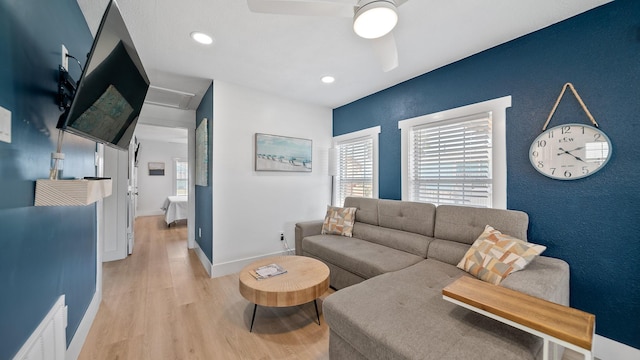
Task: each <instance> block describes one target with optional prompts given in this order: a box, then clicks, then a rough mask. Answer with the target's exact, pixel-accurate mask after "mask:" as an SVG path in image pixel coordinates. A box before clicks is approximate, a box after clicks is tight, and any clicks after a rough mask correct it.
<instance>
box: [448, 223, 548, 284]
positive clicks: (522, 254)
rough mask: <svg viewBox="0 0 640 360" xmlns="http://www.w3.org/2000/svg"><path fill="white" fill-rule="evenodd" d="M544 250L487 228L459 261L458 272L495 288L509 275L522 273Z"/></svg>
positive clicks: (488, 226) (539, 246) (489, 227)
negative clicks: (460, 270)
mask: <svg viewBox="0 0 640 360" xmlns="http://www.w3.org/2000/svg"><path fill="white" fill-rule="evenodd" d="M546 248H547V247H546V246H542V245H536V244H531V243H528V242H526V241H522V240H520V239H517V238H515V237H513V236H509V235H507V234H503V233H501V232H500V231H498V230H496V229H494V228H493V227H491V226H490V225H487V226H486V228H485V230H484V232H483V233H482V234H481V235H480V236H479V237H478V239H477V240H476V241H475V242H474V243H473V245H471V248H470V249H469V251H467V253H466V254H465V255H464V257H463V258H462V260H460V263H458V268H460V269H462V270H464V271H466V272H468V273H469V274H471V275H473V276H475V277H477V278H478V279H480V280H484V281H486V282H489V283H491V284H494V285H498V284H499V283H500V282H501V281H502V280H503V279H504V278H506V277H507V276H509V274H511V273H513V272H516V271H519V270H522V269H524V268H525V266H527V264H529V263H530V262H531V261H532V260H533V259H534V258H535V257H536V256H538V255H540V254H541V253H542V252H543V251H544V250H545V249H546Z"/></svg>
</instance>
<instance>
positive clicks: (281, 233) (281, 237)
mask: <svg viewBox="0 0 640 360" xmlns="http://www.w3.org/2000/svg"><path fill="white" fill-rule="evenodd" d="M280 241H284V231H280Z"/></svg>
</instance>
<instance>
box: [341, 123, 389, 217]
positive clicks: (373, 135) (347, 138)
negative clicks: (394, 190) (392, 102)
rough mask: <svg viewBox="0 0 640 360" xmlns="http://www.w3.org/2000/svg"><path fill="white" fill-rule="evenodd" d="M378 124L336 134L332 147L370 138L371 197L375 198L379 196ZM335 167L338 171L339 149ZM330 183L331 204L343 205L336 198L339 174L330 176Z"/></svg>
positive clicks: (379, 128)
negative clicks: (331, 187) (371, 162)
mask: <svg viewBox="0 0 640 360" xmlns="http://www.w3.org/2000/svg"><path fill="white" fill-rule="evenodd" d="M380 130H381V127H380V126H373V127H370V128H366V129H362V130H358V131H354V132H350V133H347V134H343V135H338V136H334V137H333V141H332V147H333V148H335V149H338V147H339V146H340V144H341V143H345V142H351V141H356V140H360V139H371V140H372V141H373V154H372V157H373V159H372V160H373V167H372V169H373V170H372V176H373V178H372V198H373V199H377V198H378V196H379V184H378V178H379V174H378V168H379V148H378V145H379V137H380ZM334 161H336V162H337V163H336V168H337V170H338V173H339V172H340V151H339V150H338V151H337V154H336V159H334ZM332 184H333V189H334V191H333V194H332V198H331V204H332V206H344V204H337V200H338V189H339V185H340V183H339V176H337V175H336V176H332Z"/></svg>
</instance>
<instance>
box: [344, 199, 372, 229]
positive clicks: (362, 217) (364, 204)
mask: <svg viewBox="0 0 640 360" xmlns="http://www.w3.org/2000/svg"><path fill="white" fill-rule="evenodd" d="M378 201H379V200H378V199H371V198H362V197H347V198H346V199H344V207H354V208H356V209H358V210H357V211H356V221H358V222H362V223H365V224H371V225H378Z"/></svg>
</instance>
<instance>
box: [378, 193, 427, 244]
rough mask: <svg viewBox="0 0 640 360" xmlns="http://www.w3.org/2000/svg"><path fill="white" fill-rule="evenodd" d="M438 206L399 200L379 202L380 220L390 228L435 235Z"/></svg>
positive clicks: (380, 222)
mask: <svg viewBox="0 0 640 360" xmlns="http://www.w3.org/2000/svg"><path fill="white" fill-rule="evenodd" d="M435 220H436V206H435V205H433V204H427V203H417V202H409V201H398V200H380V201H379V202H378V222H379V224H380V226H382V227H386V228H389V229H396V230H403V231H408V232H412V233H416V234H420V235H424V236H431V237H433V227H434V223H435Z"/></svg>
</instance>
